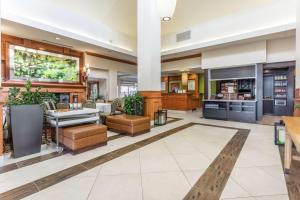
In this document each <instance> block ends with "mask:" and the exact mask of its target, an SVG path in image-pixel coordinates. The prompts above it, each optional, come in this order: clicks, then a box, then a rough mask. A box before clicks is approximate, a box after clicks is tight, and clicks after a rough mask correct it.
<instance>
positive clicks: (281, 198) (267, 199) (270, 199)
mask: <svg viewBox="0 0 300 200" xmlns="http://www.w3.org/2000/svg"><path fill="white" fill-rule="evenodd" d="M255 199H256V200H289V196H288V195H278V196H264V197H255Z"/></svg>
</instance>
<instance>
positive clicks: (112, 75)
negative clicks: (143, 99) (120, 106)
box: [108, 70, 119, 100]
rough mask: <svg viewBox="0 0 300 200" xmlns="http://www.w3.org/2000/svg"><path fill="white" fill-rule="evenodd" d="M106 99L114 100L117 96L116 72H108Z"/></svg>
mask: <svg viewBox="0 0 300 200" xmlns="http://www.w3.org/2000/svg"><path fill="white" fill-rule="evenodd" d="M108 74H109V75H108V77H109V79H108V91H109V92H108V98H109V100H114V99H115V98H117V97H118V96H119V92H118V72H117V71H113V70H109V73H108Z"/></svg>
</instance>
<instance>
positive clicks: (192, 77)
mask: <svg viewBox="0 0 300 200" xmlns="http://www.w3.org/2000/svg"><path fill="white" fill-rule="evenodd" d="M188 80H195V90H194V91H188V92H191V93H194V94H196V95H197V94H199V75H198V74H196V73H191V74H189V75H188ZM170 81H181V76H163V77H161V82H165V84H166V91H163V92H169V82H170Z"/></svg>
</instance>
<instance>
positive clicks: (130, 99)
mask: <svg viewBox="0 0 300 200" xmlns="http://www.w3.org/2000/svg"><path fill="white" fill-rule="evenodd" d="M124 111H125V113H126V114H128V115H144V98H143V97H142V96H141V95H139V94H133V95H128V96H125V97H124Z"/></svg>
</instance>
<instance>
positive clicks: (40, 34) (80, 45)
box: [1, 19, 136, 62]
mask: <svg viewBox="0 0 300 200" xmlns="http://www.w3.org/2000/svg"><path fill="white" fill-rule="evenodd" d="M1 31H2V33H4V34H8V35H14V36H17V37H22V38H27V39H31V40H36V41H40V42H46V43H51V44H55V45H58V46H65V47H68V48H71V49H75V50H79V51H83V52H85V51H88V52H93V53H98V54H101V55H105V56H110V57H114V58H118V59H124V60H128V61H132V62H136V57H134V56H131V55H128V54H124V53H120V52H117V51H112V50H110V49H106V48H103V47H100V46H96V45H93V44H90V43H87V42H82V41H79V40H75V39H73V38H68V37H65V36H62V35H57V34H54V33H50V32H47V31H44V30H40V29H36V28H33V27H30V26H25V25H22V24H18V23H15V22H12V21H8V20H3V19H2V27H1ZM56 37H59V38H60V40H56Z"/></svg>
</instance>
